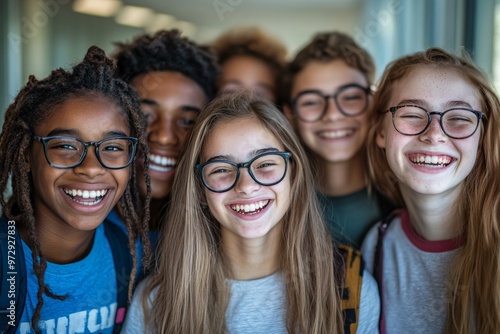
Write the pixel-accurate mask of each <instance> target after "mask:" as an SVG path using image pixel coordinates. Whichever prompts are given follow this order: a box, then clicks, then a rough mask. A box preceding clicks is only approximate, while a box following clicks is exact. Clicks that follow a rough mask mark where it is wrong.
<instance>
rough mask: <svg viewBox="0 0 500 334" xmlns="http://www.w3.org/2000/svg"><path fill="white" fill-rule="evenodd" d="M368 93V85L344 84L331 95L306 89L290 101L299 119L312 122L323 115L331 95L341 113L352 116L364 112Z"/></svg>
mask: <svg viewBox="0 0 500 334" xmlns="http://www.w3.org/2000/svg"><path fill="white" fill-rule="evenodd" d="M370 93H371V90H370V87H363V86H361V85H358V84H348V85H344V86H342V87H340V88H339V89H338V90H337V91H336V92H335V93H334V94H332V95H325V94H323V93H322V92H321V91H319V90H306V91H303V92H301V93H300V94H298V95H297V97H296V98H295V99H293V100H292V101H291V106H292V109H293V111H294V112H295V114H296V115H297V117H298V118H299V119H300V120H302V121H304V122H309V123H312V122H316V121H318V120H320V119H321V118H322V117H323V116H324V115H325V113H326V111H327V109H328V99H329V98H330V97H331V98H333V100H334V101H335V105H336V106H337V109H338V110H339V111H340V112H341V113H342V114H344V115H345V116H351V117H353V116H358V115H361V114H362V113H364V112H366V110H367V109H368V100H369V98H368V97H369V95H370Z"/></svg>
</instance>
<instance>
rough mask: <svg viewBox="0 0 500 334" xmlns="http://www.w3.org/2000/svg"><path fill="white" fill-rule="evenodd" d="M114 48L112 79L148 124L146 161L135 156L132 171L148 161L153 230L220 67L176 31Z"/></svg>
mask: <svg viewBox="0 0 500 334" xmlns="http://www.w3.org/2000/svg"><path fill="white" fill-rule="evenodd" d="M116 45H117V47H118V48H117V51H116V52H115V55H114V58H115V59H116V61H117V70H116V75H117V76H118V77H120V78H121V79H123V80H125V81H127V82H128V83H129V84H130V85H131V86H133V87H134V88H135V89H136V90H137V92H138V95H139V98H140V102H141V109H142V111H143V113H144V114H145V115H146V119H147V131H146V134H147V140H148V145H149V156H148V157H139V159H137V163H136V168H137V169H138V170H142V169H143V166H144V161H145V160H149V163H150V165H149V174H150V177H151V192H152V194H151V195H152V201H151V229H152V230H157V229H158V227H159V225H160V219H161V217H162V216H163V213H164V211H163V209H164V207H165V204H166V203H168V197H169V193H170V189H171V187H172V182H173V177H174V174H175V169H176V164H177V159H178V158H179V156H180V154H181V152H182V149H183V146H184V141H185V140H186V138H187V137H188V134H189V132H190V130H191V127H192V125H193V123H194V120H195V119H196V117H197V116H198V114H199V112H200V111H201V110H202V109H203V108H204V106H205V105H206V104H207V103H208V102H209V101H210V100H211V99H212V98H213V97H214V95H215V91H216V81H217V78H218V75H219V66H218V65H217V62H216V60H215V58H214V56H213V55H212V54H211V53H210V52H209V51H208V50H207V49H206V48H203V47H201V46H199V45H197V44H196V43H194V42H193V41H191V40H189V39H187V38H185V37H182V36H181V32H180V31H178V30H175V29H174V30H169V31H167V30H161V31H158V32H156V33H155V34H153V35H148V34H144V35H140V36H138V37H136V38H135V39H134V40H133V41H132V42H130V43H116ZM140 175H142V173H140ZM138 181H139V184H142V183H144V182H142V181H143V180H138ZM142 190H145V189H142ZM143 196H144V197H146V194H145V193H143Z"/></svg>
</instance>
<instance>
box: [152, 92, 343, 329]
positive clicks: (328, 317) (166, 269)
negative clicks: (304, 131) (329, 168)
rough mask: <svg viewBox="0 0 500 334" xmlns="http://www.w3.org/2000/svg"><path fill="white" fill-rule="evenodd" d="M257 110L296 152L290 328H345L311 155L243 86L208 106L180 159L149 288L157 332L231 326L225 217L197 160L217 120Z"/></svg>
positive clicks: (287, 260) (287, 239) (286, 233)
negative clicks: (218, 216) (214, 207)
mask: <svg viewBox="0 0 500 334" xmlns="http://www.w3.org/2000/svg"><path fill="white" fill-rule="evenodd" d="M249 118H253V119H255V118H256V119H258V120H259V121H260V122H261V124H262V126H263V127H265V128H266V129H268V130H269V131H270V132H271V133H273V134H274V135H275V136H276V138H277V139H278V140H279V141H281V142H282V143H283V145H284V148H285V151H289V152H291V153H292V158H291V159H290V161H289V163H290V169H289V173H291V177H290V180H291V181H290V182H291V205H290V208H289V210H288V211H287V213H286V214H285V216H284V218H283V233H282V240H281V245H282V247H283V251H282V254H283V255H282V258H281V270H282V272H283V275H284V278H285V286H286V300H287V320H286V321H287V328H288V331H289V332H290V333H296V332H300V333H340V332H342V331H343V330H342V328H343V327H342V324H343V322H342V316H341V313H340V297H339V296H338V294H337V291H338V289H337V285H336V276H337V275H338V273H337V271H336V270H335V269H334V247H333V242H332V240H331V237H330V236H329V234H328V232H327V230H326V228H325V226H324V224H323V223H322V221H323V220H322V216H321V211H320V210H319V208H318V205H317V203H316V195H315V192H314V181H313V179H312V175H311V173H310V172H309V171H310V168H309V164H308V160H307V156H306V154H305V152H304V150H303V149H302V146H301V144H300V142H299V140H298V139H297V137H296V136H295V134H294V132H293V130H292V128H291V127H290V125H289V123H288V122H287V120H286V118H285V117H284V116H283V115H282V114H281V113H280V111H278V109H277V108H276V107H275V106H273V105H272V104H271V103H270V102H266V101H263V100H260V99H258V98H256V97H253V96H252V95H248V94H245V93H238V94H224V95H221V96H219V97H218V98H216V99H215V100H214V101H213V102H212V103H211V104H210V105H209V106H208V107H207V108H206V109H205V110H204V111H203V112H202V113H201V114H200V116H199V118H198V119H197V122H196V124H195V126H194V128H193V131H192V133H191V137H190V139H189V141H188V143H187V147H186V150H185V152H184V154H183V156H182V157H181V159H180V161H179V165H178V168H177V173H178V174H177V175H176V178H175V181H174V184H173V188H172V203H171V206H170V212H169V215H168V218H167V222H166V224H164V230H163V231H162V238H161V240H162V242H161V244H160V248H159V249H160V257H159V258H160V260H159V264H158V268H157V269H158V270H157V271H156V273H155V274H154V275H153V276H152V278H151V279H150V280H148V281H147V284H146V287H145V289H144V294H143V296H142V298H143V299H142V300H143V308H144V309H145V310H146V312H145V313H146V317H145V321H146V325H147V326H149V327H150V329H151V330H152V332H158V333H225V332H227V328H226V319H225V312H226V309H227V306H228V301H229V285H228V283H227V278H230V277H231V276H230V269H229V264H228V263H227V262H226V260H225V259H226V257H225V255H224V246H223V245H222V244H221V234H220V224H219V223H218V222H217V221H216V220H215V218H214V217H213V216H212V214H211V213H210V211H209V209H208V207H207V205H206V204H204V203H206V199H205V189H204V186H203V184H202V182H201V179H200V177H199V174H198V173H197V172H196V171H195V169H194V166H195V165H196V164H197V163H200V162H201V161H200V154H201V152H202V149H203V145H204V143H205V142H206V141H207V139H208V137H209V136H210V135H211V133H212V129H213V128H214V126H215V125H216V124H219V123H221V122H228V121H232V120H239V119H249ZM235 131H237V129H235ZM151 292H153V293H154V294H153V295H154V298H153V299H150V298H149V295H150V294H151Z"/></svg>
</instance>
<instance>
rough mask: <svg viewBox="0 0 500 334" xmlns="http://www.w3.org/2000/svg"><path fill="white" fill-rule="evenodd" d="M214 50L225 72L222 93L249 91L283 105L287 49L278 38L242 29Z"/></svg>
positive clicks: (214, 45) (216, 43) (218, 41)
mask: <svg viewBox="0 0 500 334" xmlns="http://www.w3.org/2000/svg"><path fill="white" fill-rule="evenodd" d="M210 47H211V49H212V50H213V52H214V53H215V55H216V56H217V59H218V62H219V64H220V66H221V69H222V73H221V77H220V79H219V84H218V93H219V94H221V93H228V92H235V91H239V90H248V91H252V92H254V93H256V94H258V95H260V96H262V97H264V98H267V99H269V100H270V101H271V102H274V103H275V104H277V105H281V103H282V102H283V101H282V96H281V91H282V87H281V84H282V77H283V74H284V69H285V65H286V56H287V50H286V47H285V45H284V44H282V43H281V42H280V41H279V40H278V39H277V38H275V37H273V36H272V35H269V34H268V33H266V32H264V31H263V30H261V29H259V28H257V27H238V28H233V29H231V30H228V31H226V32H224V33H223V34H221V35H220V36H219V37H218V38H217V39H216V40H215V41H214V42H213V43H212V44H211V45H210Z"/></svg>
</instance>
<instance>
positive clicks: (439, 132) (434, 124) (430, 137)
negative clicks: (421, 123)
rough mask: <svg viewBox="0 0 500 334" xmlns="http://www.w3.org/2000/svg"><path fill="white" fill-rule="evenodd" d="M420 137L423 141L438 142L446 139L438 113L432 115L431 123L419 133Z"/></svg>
mask: <svg viewBox="0 0 500 334" xmlns="http://www.w3.org/2000/svg"><path fill="white" fill-rule="evenodd" d="M420 138H421V139H422V140H423V141H425V142H430V143H438V142H445V141H446V140H448V136H447V135H446V134H445V133H444V131H443V129H442V128H441V124H440V115H432V116H431V123H430V124H429V126H428V128H427V130H425V131H424V132H423V133H422V134H420Z"/></svg>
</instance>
